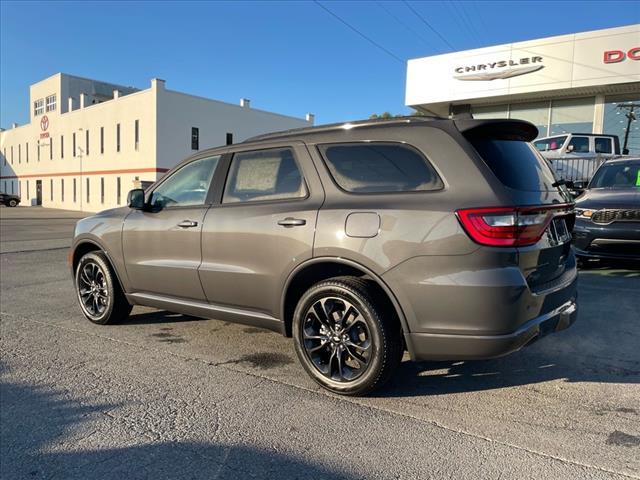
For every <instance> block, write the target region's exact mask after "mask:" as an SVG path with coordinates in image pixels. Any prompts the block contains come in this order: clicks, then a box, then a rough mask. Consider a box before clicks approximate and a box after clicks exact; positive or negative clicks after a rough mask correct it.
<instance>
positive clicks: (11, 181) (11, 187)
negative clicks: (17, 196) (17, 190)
mask: <svg viewBox="0 0 640 480" xmlns="http://www.w3.org/2000/svg"><path fill="white" fill-rule="evenodd" d="M11 195H13V180H11Z"/></svg>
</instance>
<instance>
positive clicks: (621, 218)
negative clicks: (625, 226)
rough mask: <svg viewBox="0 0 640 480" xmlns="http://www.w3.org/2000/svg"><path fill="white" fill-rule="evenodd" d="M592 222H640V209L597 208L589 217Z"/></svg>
mask: <svg viewBox="0 0 640 480" xmlns="http://www.w3.org/2000/svg"><path fill="white" fill-rule="evenodd" d="M591 220H592V221H593V223H601V224H607V223H612V222H640V210H598V211H597V212H596V213H594V214H593V216H592V217H591Z"/></svg>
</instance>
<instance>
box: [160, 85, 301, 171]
mask: <svg viewBox="0 0 640 480" xmlns="http://www.w3.org/2000/svg"><path fill="white" fill-rule="evenodd" d="M311 125H312V122H309V121H306V120H304V119H301V118H295V117H289V116H285V115H279V114H276V113H271V112H266V111H263V110H257V109H254V108H250V107H241V106H240V105H233V104H231V103H225V102H220V101H217V100H210V99H207V98H202V97H196V96H193V95H188V94H185V93H180V92H174V91H171V90H166V89H164V88H163V85H162V86H159V88H158V137H157V138H158V166H159V167H165V168H169V167H172V166H174V165H175V164H176V163H178V162H179V161H181V160H183V159H184V158H186V157H187V156H189V155H191V154H193V153H196V150H192V149H191V128H192V127H197V128H198V130H199V136H200V141H199V147H200V148H199V150H203V149H206V148H210V147H218V146H221V145H225V143H226V134H227V133H232V134H233V143H238V142H241V141H243V140H246V139H247V138H249V137H252V136H254V135H259V134H262V133H268V132H275V131H278V130H287V129H291V128H301V127H308V126H311Z"/></svg>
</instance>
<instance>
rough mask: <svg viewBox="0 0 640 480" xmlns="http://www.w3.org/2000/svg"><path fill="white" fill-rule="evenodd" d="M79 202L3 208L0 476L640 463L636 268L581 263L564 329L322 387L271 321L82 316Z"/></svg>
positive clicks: (487, 469) (143, 312) (494, 473)
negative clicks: (355, 385)
mask: <svg viewBox="0 0 640 480" xmlns="http://www.w3.org/2000/svg"><path fill="white" fill-rule="evenodd" d="M77 216H78V215H77V214H75V213H71V212H64V211H59V210H46V209H41V208H33V207H32V208H29V207H18V208H15V209H8V208H4V207H2V208H0V234H1V236H0V295H1V296H0V334H1V344H0V346H1V350H0V351H1V352H2V353H1V358H0V381H1V385H0V417H1V432H0V477H2V478H3V479H13V478H28V479H41V478H47V479H52V478H59V479H70V478H82V479H84V478H114V479H116V478H118V479H120V478H154V479H157V478H279V479H283V478H301V479H307V478H309V479H311V478H314V479H317V478H348V479H352V478H353V479H355V478H406V479H414V478H456V479H466V478H468V479H474V480H475V479H482V478H487V479H489V478H490V479H495V478H540V479H552V478H576V479H589V478H640V315H639V314H638V310H639V308H640V270H637V269H629V268H626V266H625V265H613V266H611V265H609V266H597V267H594V268H591V269H589V270H586V271H582V272H581V273H580V287H579V289H580V291H579V304H580V309H581V311H580V317H579V319H578V322H577V323H576V324H575V325H574V326H573V327H572V328H570V329H569V330H566V331H564V332H561V333H558V334H556V335H552V336H549V337H546V338H544V339H543V340H541V341H539V342H537V343H535V344H533V345H532V346H530V347H528V348H526V349H525V350H523V351H521V352H518V353H516V354H513V355H511V356H509V357H505V358H502V359H497V360H490V361H482V362H458V363H451V362H449V363H435V362H433V363H419V364H412V363H409V362H406V361H405V362H403V364H402V366H401V368H400V371H398V372H397V375H396V377H395V379H394V381H393V382H392V383H391V384H390V385H389V386H388V387H387V388H385V389H384V390H383V391H381V392H380V393H378V394H377V395H375V396H373V397H367V398H340V397H337V396H334V395H331V394H328V393H326V392H324V391H322V390H320V389H319V388H318V387H316V386H315V384H314V383H313V382H312V381H311V380H310V379H308V378H307V376H306V374H305V373H304V371H303V370H302V368H301V367H300V366H299V365H298V363H297V360H296V359H295V353H294V351H293V346H292V343H291V341H290V340H289V339H285V338H283V337H281V336H279V335H277V334H275V333H270V332H267V331H263V330H260V329H256V328H250V327H246V326H242V325H233V324H229V323H223V322H220V321H217V320H203V319H196V318H191V317H185V316H181V315H175V314H172V313H169V312H164V311H157V310H152V309H147V308H138V307H136V308H135V309H134V310H133V312H132V316H131V318H130V320H129V321H128V322H126V323H122V324H120V325H114V326H107V327H100V326H96V325H93V324H91V323H89V322H88V321H87V320H85V319H84V317H82V315H81V313H80V311H79V308H78V307H77V306H76V302H75V298H74V293H73V289H72V283H71V278H70V274H69V272H68V270H67V265H66V254H67V250H66V246H67V245H69V243H70V238H71V235H72V231H73V225H74V223H75V221H76V217H77Z"/></svg>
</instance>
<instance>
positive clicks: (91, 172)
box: [0, 168, 169, 179]
mask: <svg viewBox="0 0 640 480" xmlns="http://www.w3.org/2000/svg"><path fill="white" fill-rule="evenodd" d="M168 171H169V169H168V168H129V169H124V170H88V171H85V172H61V173H29V174H28V175H7V176H4V177H1V176H0V179H4V178H34V177H74V176H83V177H84V176H87V175H115V174H118V173H165V172H168Z"/></svg>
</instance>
